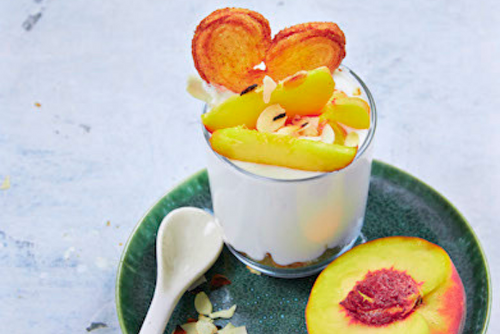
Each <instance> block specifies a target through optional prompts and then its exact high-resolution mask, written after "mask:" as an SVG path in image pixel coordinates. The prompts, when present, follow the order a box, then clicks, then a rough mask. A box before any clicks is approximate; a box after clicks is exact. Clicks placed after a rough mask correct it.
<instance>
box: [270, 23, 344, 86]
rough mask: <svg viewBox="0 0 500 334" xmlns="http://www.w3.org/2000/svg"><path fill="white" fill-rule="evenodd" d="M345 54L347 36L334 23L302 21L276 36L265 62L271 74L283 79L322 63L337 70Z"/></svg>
mask: <svg viewBox="0 0 500 334" xmlns="http://www.w3.org/2000/svg"><path fill="white" fill-rule="evenodd" d="M344 57H345V36H344V33H343V32H342V30H340V28H339V27H338V26H337V25H336V24H335V23H331V22H311V23H303V24H298V25H295V26H293V27H290V28H287V29H283V30H281V31H280V32H279V33H278V34H277V35H276V36H274V38H273V40H272V43H271V46H270V48H269V50H268V51H267V53H266V57H265V60H264V62H265V63H266V66H267V72H268V75H269V76H271V77H272V78H273V79H274V80H282V79H284V78H286V77H288V76H290V75H292V74H294V73H296V72H297V71H300V70H306V71H307V70H312V69H315V68H318V67H320V66H326V67H328V69H329V71H330V72H333V71H334V70H335V69H336V68H337V67H338V66H339V65H340V63H341V62H342V59H344Z"/></svg>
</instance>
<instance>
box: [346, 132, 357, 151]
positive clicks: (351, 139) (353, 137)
mask: <svg viewBox="0 0 500 334" xmlns="http://www.w3.org/2000/svg"><path fill="white" fill-rule="evenodd" d="M344 145H345V146H348V147H356V146H358V145H359V135H358V133H357V132H355V131H352V132H349V134H348V135H347V137H345V141H344Z"/></svg>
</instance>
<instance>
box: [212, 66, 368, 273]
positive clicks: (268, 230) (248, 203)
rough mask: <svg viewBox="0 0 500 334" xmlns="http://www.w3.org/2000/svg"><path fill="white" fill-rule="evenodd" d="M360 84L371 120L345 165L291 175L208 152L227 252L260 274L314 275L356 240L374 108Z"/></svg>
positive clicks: (365, 188)
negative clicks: (252, 168)
mask: <svg viewBox="0 0 500 334" xmlns="http://www.w3.org/2000/svg"><path fill="white" fill-rule="evenodd" d="M341 69H342V71H346V72H347V73H349V74H350V75H351V76H352V77H353V78H354V79H355V81H357V83H358V84H359V86H360V87H361V89H362V91H363V95H364V96H365V97H366V98H367V99H368V102H369V104H370V107H371V126H370V129H369V130H368V134H367V137H366V139H365V140H364V142H363V144H362V145H361V147H359V150H358V153H357V155H356V157H355V159H354V161H353V162H352V163H351V164H350V165H349V166H347V167H346V168H344V169H341V170H338V171H335V172H331V173H321V174H319V175H316V176H313V177H308V178H303V179H294V180H283V179H274V178H269V177H264V176H260V175H256V174H253V173H250V172H248V171H246V170H244V169H242V168H240V167H238V166H236V165H235V164H233V163H232V162H231V161H230V160H229V159H227V158H225V157H224V156H221V155H219V154H217V153H216V152H215V151H213V150H212V148H211V146H210V142H209V138H210V133H209V132H208V131H206V130H205V128H204V127H203V131H204V136H205V139H206V143H207V149H208V164H207V169H208V176H209V180H210V191H211V195H212V202H213V209H214V214H215V217H216V218H217V220H218V222H219V224H220V225H221V227H222V229H223V231H224V240H225V242H226V245H227V246H228V248H229V249H230V250H231V252H232V253H233V254H234V255H235V256H236V257H237V258H238V259H239V260H240V261H241V262H243V263H244V264H246V265H248V266H249V267H251V268H254V269H256V270H258V271H260V272H262V273H264V274H267V275H270V276H275V277H282V278H298V277H305V276H309V275H312V274H315V273H317V272H319V271H321V270H322V269H323V268H324V267H326V266H327V265H328V264H329V263H330V262H331V261H333V260H334V259H335V258H336V257H338V256H339V255H340V254H342V253H343V252H345V251H347V250H349V249H350V248H351V247H352V246H353V245H354V244H355V242H356V240H357V238H358V236H359V235H360V232H361V228H362V226H363V221H364V216H365V209H366V201H367V197H368V188H369V184H370V172H371V163H372V149H373V137H374V134H375V128H376V123H377V111H376V108H375V103H374V100H373V97H372V95H371V93H370V91H369V90H368V88H367V87H366V85H365V84H364V83H363V81H362V80H361V79H360V78H359V77H358V76H357V75H356V74H355V73H354V72H352V71H351V70H349V69H348V68H347V67H345V66H341Z"/></svg>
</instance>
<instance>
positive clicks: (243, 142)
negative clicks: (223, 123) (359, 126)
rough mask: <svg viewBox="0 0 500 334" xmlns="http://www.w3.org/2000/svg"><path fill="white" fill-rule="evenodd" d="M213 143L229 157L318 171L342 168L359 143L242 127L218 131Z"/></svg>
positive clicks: (211, 138) (215, 147) (352, 156)
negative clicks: (345, 144) (307, 137)
mask: <svg viewBox="0 0 500 334" xmlns="http://www.w3.org/2000/svg"><path fill="white" fill-rule="evenodd" d="M210 144H211V145H212V148H213V150H214V151H215V152H217V153H219V154H221V155H223V156H225V157H227V158H229V159H234V160H240V161H247V162H254V163H259V164H265V165H274V166H281V167H288V168H293V169H301V170H307V171H317V172H332V171H335V170H338V169H342V168H344V167H346V166H347V165H349V164H350V163H351V162H352V161H353V159H354V157H355V156H356V153H357V147H345V146H341V145H336V144H325V143H322V142H316V141H311V140H307V139H299V138H295V137H292V136H287V135H280V134H276V133H266V132H259V131H257V130H249V129H244V128H243V127H234V128H226V129H221V130H217V131H215V132H214V133H213V134H212V137H210Z"/></svg>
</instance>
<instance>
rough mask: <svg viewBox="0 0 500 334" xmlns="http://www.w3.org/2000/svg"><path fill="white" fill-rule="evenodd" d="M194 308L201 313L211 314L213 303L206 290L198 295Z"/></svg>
mask: <svg viewBox="0 0 500 334" xmlns="http://www.w3.org/2000/svg"><path fill="white" fill-rule="evenodd" d="M194 308H195V309H196V312H198V313H199V314H204V315H209V314H210V313H212V310H213V307H212V303H211V302H210V299H208V296H207V294H206V293H205V292H203V291H202V292H200V293H198V294H197V295H196V297H195V298H194Z"/></svg>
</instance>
